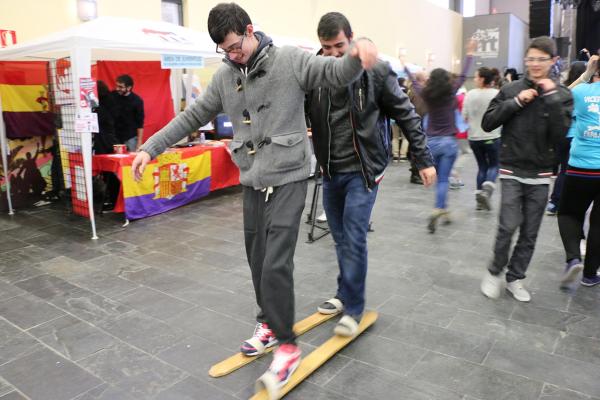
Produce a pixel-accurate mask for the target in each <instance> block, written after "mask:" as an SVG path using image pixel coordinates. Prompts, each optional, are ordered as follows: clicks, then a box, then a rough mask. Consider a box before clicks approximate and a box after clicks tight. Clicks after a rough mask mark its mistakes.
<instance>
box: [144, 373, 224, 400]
mask: <svg viewBox="0 0 600 400" xmlns="http://www.w3.org/2000/svg"><path fill="white" fill-rule="evenodd" d="M199 396H202V397H203V398H205V399H211V400H234V399H235V397H233V396H232V395H229V394H227V393H225V392H223V391H221V390H219V389H217V388H216V387H214V386H212V385H210V384H209V383H206V382H202V381H200V380H198V379H194V378H192V377H190V378H186V379H184V380H183V381H181V382H179V383H176V384H175V385H173V386H171V387H170V388H168V389H167V390H165V391H163V392H161V393H160V394H159V395H158V396H156V398H155V399H156V400H196V399H198V398H199Z"/></svg>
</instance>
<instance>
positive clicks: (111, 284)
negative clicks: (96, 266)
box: [68, 271, 138, 298]
mask: <svg viewBox="0 0 600 400" xmlns="http://www.w3.org/2000/svg"><path fill="white" fill-rule="evenodd" d="M68 280H69V282H71V283H73V284H75V285H77V286H80V287H82V288H85V289H87V290H89V291H92V292H95V293H98V294H101V295H102V296H105V297H109V298H114V297H116V296H119V295H121V294H123V293H126V292H129V291H131V290H133V289H135V288H137V287H138V285H137V284H135V283H133V282H131V281H128V280H126V279H122V278H119V277H117V276H114V275H111V274H108V273H106V272H102V271H89V272H83V273H81V274H75V275H73V276H70V277H69V278H68Z"/></svg>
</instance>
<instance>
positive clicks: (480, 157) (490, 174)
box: [469, 138, 500, 190]
mask: <svg viewBox="0 0 600 400" xmlns="http://www.w3.org/2000/svg"><path fill="white" fill-rule="evenodd" d="M469 145H470V146H471V150H473V155H474V156H475V160H477V167H478V171H477V182H476V183H477V189H478V190H481V185H482V184H483V182H486V181H489V182H496V178H498V169H499V167H500V164H499V161H498V153H499V151H500V138H498V139H491V140H469Z"/></svg>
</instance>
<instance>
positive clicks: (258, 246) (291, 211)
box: [244, 181, 307, 343]
mask: <svg viewBox="0 0 600 400" xmlns="http://www.w3.org/2000/svg"><path fill="white" fill-rule="evenodd" d="M306 189H307V182H306V181H302V182H294V183H288V184H285V185H282V186H278V187H275V188H273V193H271V194H270V195H269V197H268V201H265V198H266V195H267V194H266V192H261V191H260V190H254V189H253V188H251V187H247V186H244V239H245V242H246V255H247V257H248V263H249V264H250V271H251V273H252V283H253V284H254V292H255V294H256V302H257V304H258V307H259V308H260V311H259V313H258V315H257V317H256V319H257V321H258V322H266V323H267V324H268V325H269V328H271V329H272V330H273V333H274V334H275V336H276V337H277V339H278V340H279V342H280V343H294V342H295V340H296V336H295V334H294V331H293V329H292V328H293V325H294V274H293V273H294V260H293V259H294V252H295V250H296V241H297V240H298V230H299V228H300V218H301V217H302V210H303V209H304V203H305V199H306Z"/></svg>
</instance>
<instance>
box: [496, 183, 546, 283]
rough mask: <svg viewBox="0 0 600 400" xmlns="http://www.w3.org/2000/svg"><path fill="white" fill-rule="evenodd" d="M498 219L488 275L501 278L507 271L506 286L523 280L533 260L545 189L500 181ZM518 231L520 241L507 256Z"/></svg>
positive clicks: (544, 200) (538, 186)
mask: <svg viewBox="0 0 600 400" xmlns="http://www.w3.org/2000/svg"><path fill="white" fill-rule="evenodd" d="M500 181H501V200H500V216H499V218H498V231H497V233H496V244H495V246H494V259H493V260H492V262H491V263H490V266H489V268H488V269H489V271H490V273H491V274H492V275H498V274H500V273H501V272H502V271H503V269H504V268H505V267H507V268H508V272H507V273H506V280H507V281H508V282H512V281H515V280H517V279H524V278H525V272H526V271H527V267H529V262H530V261H531V257H532V256H533V250H534V249H535V242H536V240H537V236H538V232H539V230H540V225H541V224H542V218H543V216H544V211H545V210H546V203H547V202H548V185H527V184H524V183H521V182H519V181H517V180H514V179H501V180H500ZM517 229H519V238H518V239H517V243H516V244H515V247H514V249H513V251H512V255H510V260H509V253H510V245H511V242H512V237H513V235H514V233H515V232H516V230H517Z"/></svg>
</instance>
